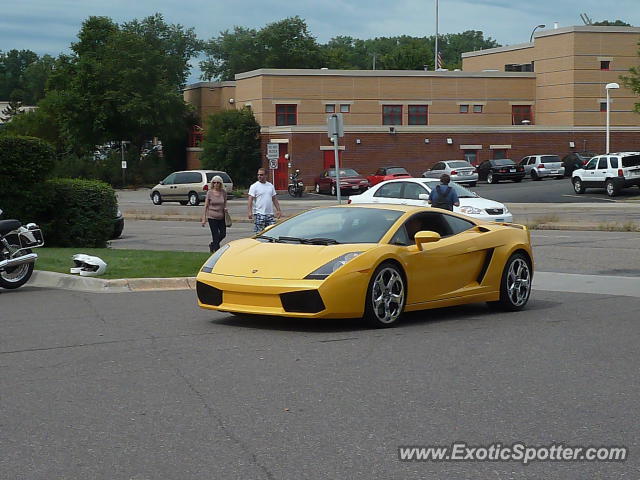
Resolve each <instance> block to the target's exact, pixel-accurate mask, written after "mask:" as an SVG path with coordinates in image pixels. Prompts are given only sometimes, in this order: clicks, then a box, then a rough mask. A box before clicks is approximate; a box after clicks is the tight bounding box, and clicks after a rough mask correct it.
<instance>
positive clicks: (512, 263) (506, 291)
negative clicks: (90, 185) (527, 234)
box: [489, 253, 533, 312]
mask: <svg viewBox="0 0 640 480" xmlns="http://www.w3.org/2000/svg"><path fill="white" fill-rule="evenodd" d="M532 280H533V272H532V271H531V265H530V264H529V261H528V259H527V257H526V256H525V255H524V254H523V253H514V254H513V255H511V256H510V257H509V260H507V263H506V264H505V266H504V270H503V271H502V278H501V280H500V300H498V301H497V302H489V304H490V305H491V306H493V307H496V308H499V309H500V310H506V311H511V312H515V311H517V310H522V309H523V308H524V306H525V305H526V304H527V302H528V301H529V296H530V295H531V282H532Z"/></svg>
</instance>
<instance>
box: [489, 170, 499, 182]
mask: <svg viewBox="0 0 640 480" xmlns="http://www.w3.org/2000/svg"><path fill="white" fill-rule="evenodd" d="M487 182H489V183H498V179H497V178H496V177H495V175H494V174H493V173H491V172H489V173H488V174H487Z"/></svg>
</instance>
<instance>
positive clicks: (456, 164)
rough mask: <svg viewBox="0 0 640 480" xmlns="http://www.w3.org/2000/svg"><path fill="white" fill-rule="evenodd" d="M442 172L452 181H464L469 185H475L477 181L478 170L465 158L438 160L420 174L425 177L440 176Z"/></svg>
mask: <svg viewBox="0 0 640 480" xmlns="http://www.w3.org/2000/svg"><path fill="white" fill-rule="evenodd" d="M444 173H446V174H448V175H449V176H450V177H451V180H453V181H454V182H458V183H466V184H467V185H469V186H470V187H475V186H476V182H477V181H478V171H477V170H476V167H474V166H473V165H471V164H470V163H469V162H467V161H466V160H444V161H442V162H438V163H436V164H435V165H434V166H433V167H431V168H430V169H429V170H427V171H426V172H424V173H423V174H422V176H423V177H426V178H440V176H441V175H442V174H444Z"/></svg>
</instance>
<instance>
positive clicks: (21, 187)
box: [0, 135, 55, 219]
mask: <svg viewBox="0 0 640 480" xmlns="http://www.w3.org/2000/svg"><path fill="white" fill-rule="evenodd" d="M54 160H55V152H54V150H53V148H52V147H51V146H50V145H49V144H48V143H47V142H45V141H43V140H40V139H38V138H34V137H20V136H11V135H7V136H0V208H2V210H4V218H9V217H11V218H18V219H26V218H28V217H30V216H32V215H33V214H34V209H36V208H37V206H38V205H39V203H40V202H42V193H43V192H42V188H41V186H42V182H43V181H44V180H45V179H46V178H47V177H48V176H49V175H50V173H51V170H52V167H53V164H54Z"/></svg>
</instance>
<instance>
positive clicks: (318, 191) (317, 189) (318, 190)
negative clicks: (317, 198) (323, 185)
mask: <svg viewBox="0 0 640 480" xmlns="http://www.w3.org/2000/svg"><path fill="white" fill-rule="evenodd" d="M315 191H316V193H320V185H318V184H317V183H316V188H315Z"/></svg>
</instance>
